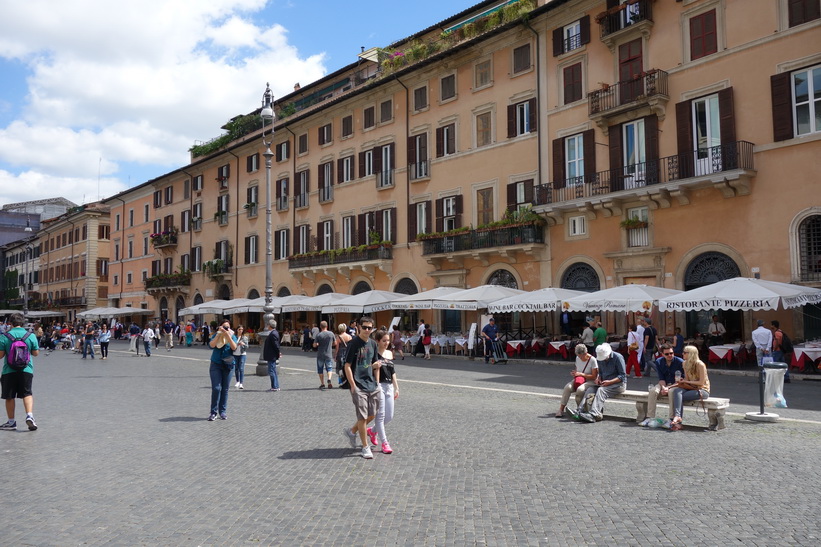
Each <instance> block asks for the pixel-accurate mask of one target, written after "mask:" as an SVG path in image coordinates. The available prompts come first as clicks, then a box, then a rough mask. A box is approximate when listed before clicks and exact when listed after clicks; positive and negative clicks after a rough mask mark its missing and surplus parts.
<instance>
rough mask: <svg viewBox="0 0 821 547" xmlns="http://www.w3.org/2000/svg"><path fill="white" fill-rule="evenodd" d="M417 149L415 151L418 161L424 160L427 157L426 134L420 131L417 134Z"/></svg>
mask: <svg viewBox="0 0 821 547" xmlns="http://www.w3.org/2000/svg"><path fill="white" fill-rule="evenodd" d="M419 137H421V138H420V139H419V150H417V151H416V154H417V156H416V157H417V159H418V161H425V160H427V159H428V134H427V133H422V134H421V135H419Z"/></svg>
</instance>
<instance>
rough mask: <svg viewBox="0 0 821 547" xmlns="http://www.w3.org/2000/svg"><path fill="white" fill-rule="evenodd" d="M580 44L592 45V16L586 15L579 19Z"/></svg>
mask: <svg viewBox="0 0 821 547" xmlns="http://www.w3.org/2000/svg"><path fill="white" fill-rule="evenodd" d="M579 43H580V44H582V45H584V44H587V43H590V16H589V15H585V16H584V17H582V18H581V19H579Z"/></svg>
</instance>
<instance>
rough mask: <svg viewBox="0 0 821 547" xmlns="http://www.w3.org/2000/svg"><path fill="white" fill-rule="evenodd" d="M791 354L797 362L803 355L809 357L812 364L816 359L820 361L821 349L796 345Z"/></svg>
mask: <svg viewBox="0 0 821 547" xmlns="http://www.w3.org/2000/svg"><path fill="white" fill-rule="evenodd" d="M793 352H794V353H795V358H796V359H798V360H799V361H800V360H801V358H802V357H803V356H804V355H806V356H807V357H809V358H810V359H811V360H812V361H813V362H814V361H815V360H817V359H821V347H817V346H804V345H797V346H793Z"/></svg>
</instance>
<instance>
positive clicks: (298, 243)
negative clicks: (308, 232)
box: [294, 227, 302, 253]
mask: <svg viewBox="0 0 821 547" xmlns="http://www.w3.org/2000/svg"><path fill="white" fill-rule="evenodd" d="M301 249H302V230H300V229H299V227H296V228H295V229H294V252H295V253H296V252H298V251H301Z"/></svg>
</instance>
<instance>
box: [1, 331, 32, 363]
mask: <svg viewBox="0 0 821 547" xmlns="http://www.w3.org/2000/svg"><path fill="white" fill-rule="evenodd" d="M3 334H5V335H6V338H8V340H9V342H11V347H9V350H8V351H7V352H6V363H8V365H9V366H10V367H11V368H13V369H14V370H23V369H24V368H26V367H27V366H28V364H29V360H31V353H30V352H29V347H28V344H26V340H28V338H29V336H31V333H30V332H28V333H26V335H25V336H23V337H22V338H15V337H14V336H12V335H11V334H9V333H7V332H6V333H3Z"/></svg>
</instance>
